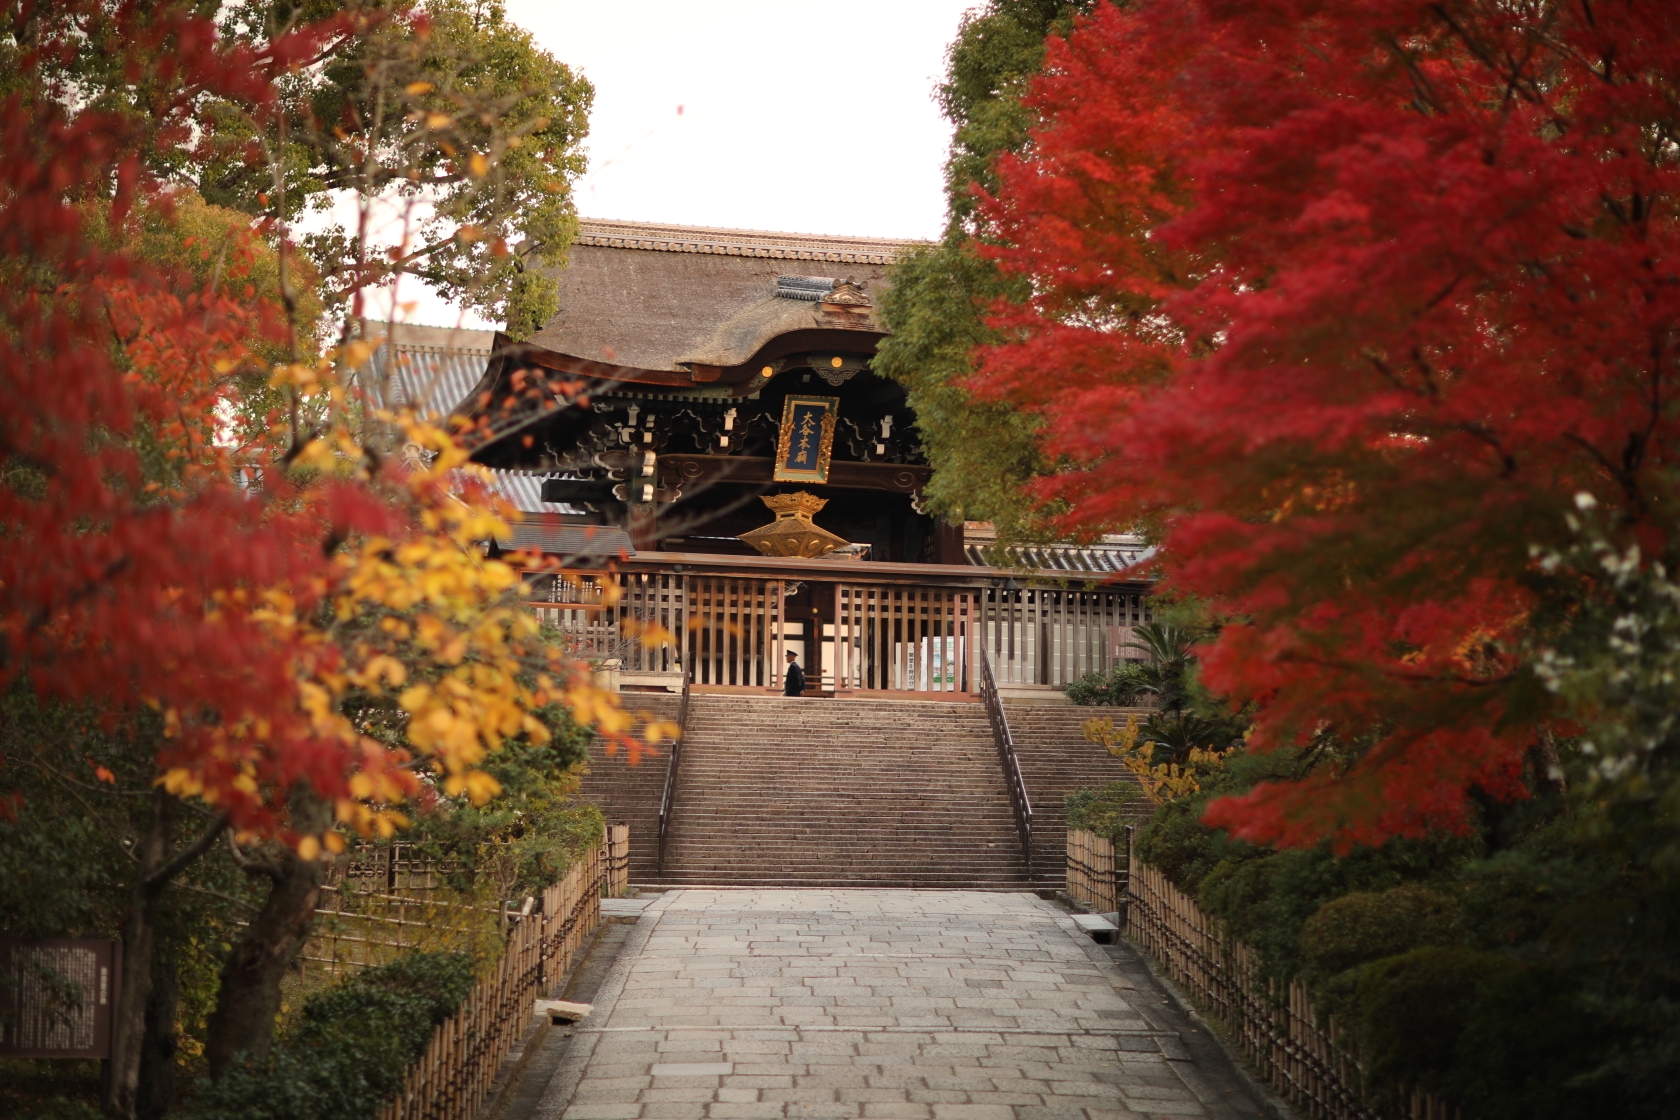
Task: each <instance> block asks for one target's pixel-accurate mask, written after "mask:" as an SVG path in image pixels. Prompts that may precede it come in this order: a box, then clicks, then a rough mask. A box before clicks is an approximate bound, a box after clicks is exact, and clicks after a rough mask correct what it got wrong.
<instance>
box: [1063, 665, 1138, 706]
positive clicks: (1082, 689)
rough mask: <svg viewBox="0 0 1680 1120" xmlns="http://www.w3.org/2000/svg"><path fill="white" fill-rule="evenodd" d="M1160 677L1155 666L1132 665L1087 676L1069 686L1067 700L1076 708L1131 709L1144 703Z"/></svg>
mask: <svg viewBox="0 0 1680 1120" xmlns="http://www.w3.org/2000/svg"><path fill="white" fill-rule="evenodd" d="M1157 675H1158V674H1157V673H1156V672H1155V670H1154V667H1153V666H1151V665H1148V664H1146V663H1144V662H1141V661H1129V662H1127V663H1126V664H1124V665H1120V666H1117V667H1116V668H1113V669H1110V670H1109V671H1108V672H1106V673H1088V674H1086V675H1085V676H1083V677H1081V678H1080V679H1079V680H1076V681H1074V682H1073V683H1072V684H1070V685H1068V686H1067V696H1068V699H1069V700H1072V701H1073V702H1074V703H1075V704H1083V705H1087V706H1090V705H1102V704H1108V705H1114V706H1118V707H1122V708H1124V707H1131V706H1133V705H1136V704H1139V703H1142V702H1143V699H1144V695H1145V693H1146V692H1148V691H1150V690H1152V689H1153V687H1154V685H1155V682H1156V677H1157Z"/></svg>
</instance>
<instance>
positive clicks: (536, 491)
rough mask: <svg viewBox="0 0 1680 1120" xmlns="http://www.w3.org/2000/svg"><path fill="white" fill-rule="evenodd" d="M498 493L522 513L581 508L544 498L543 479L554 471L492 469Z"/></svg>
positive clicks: (567, 511)
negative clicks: (547, 500)
mask: <svg viewBox="0 0 1680 1120" xmlns="http://www.w3.org/2000/svg"><path fill="white" fill-rule="evenodd" d="M490 473H491V474H492V475H493V476H495V485H496V491H497V493H499V494H501V496H502V497H504V498H506V499H507V500H508V501H510V502H512V503H513V507H514V508H515V509H517V510H518V511H519V512H520V513H578V512H581V511H579V510H575V509H573V508H572V507H571V506H568V505H562V504H561V503H559V502H545V501H543V500H542V484H543V479H545V478H547V477H549V475H551V474H553V473H554V472H553V471H501V470H492V471H491V472H490Z"/></svg>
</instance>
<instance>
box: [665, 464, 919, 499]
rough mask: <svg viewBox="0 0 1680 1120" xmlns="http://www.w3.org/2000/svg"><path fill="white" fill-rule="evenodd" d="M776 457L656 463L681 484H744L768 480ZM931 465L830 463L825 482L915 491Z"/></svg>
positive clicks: (865, 487)
mask: <svg viewBox="0 0 1680 1120" xmlns="http://www.w3.org/2000/svg"><path fill="white" fill-rule="evenodd" d="M774 463H775V460H774V459H769V458H761V457H755V456H748V455H661V456H660V457H659V465H660V467H661V468H662V469H663V470H669V471H672V472H673V473H675V475H676V476H677V478H679V479H680V480H681V481H682V482H684V483H694V482H739V483H744V484H747V485H755V484H763V485H768V484H769V483H770V482H771V476H772V475H773V473H774V470H773V466H774ZM932 475H933V468H932V467H922V466H909V465H906V464H903V463H848V462H834V463H831V464H829V468H828V482H827V484H826V485H829V486H839V487H844V488H846V489H850V490H886V491H890V492H891V493H895V494H914V493H915V492H916V491H918V490H920V489H921V488H922V487H923V486H926V485H927V480H928V479H929V478H930V477H932Z"/></svg>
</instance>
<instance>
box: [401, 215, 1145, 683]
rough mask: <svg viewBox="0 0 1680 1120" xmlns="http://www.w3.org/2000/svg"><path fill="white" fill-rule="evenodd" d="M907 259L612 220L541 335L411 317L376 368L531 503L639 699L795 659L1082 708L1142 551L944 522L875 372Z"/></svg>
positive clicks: (550, 585) (551, 605)
mask: <svg viewBox="0 0 1680 1120" xmlns="http://www.w3.org/2000/svg"><path fill="white" fill-rule="evenodd" d="M904 248H905V246H904V245H903V244H901V243H898V242H892V241H884V240H875V239H867V238H852V237H826V236H809V235H803V234H780V233H762V232H756V231H746V230H719V229H699V228H689V227H677V226H656V225H647V224H641V223H632V222H616V221H585V222H584V223H583V226H582V230H581V233H580V235H579V236H578V238H577V239H576V241H575V242H574V244H573V247H572V249H571V253H570V261H569V264H568V265H567V267H566V268H564V269H563V270H561V271H560V272H559V273H557V277H558V279H559V282H560V287H561V293H560V307H561V310H560V312H559V313H558V314H557V315H556V316H555V317H554V318H553V320H552V321H550V322H549V323H548V324H547V325H545V326H544V327H543V329H542V330H540V331H539V332H537V333H536V334H535V335H534V336H532V337H531V338H530V339H528V340H526V341H524V342H523V343H513V342H512V341H510V340H509V339H507V338H506V337H505V336H502V335H499V334H498V335H494V336H492V335H491V334H489V333H488V332H472V331H443V330H437V329H433V328H403V329H400V330H399V332H398V334H397V335H396V337H395V338H394V339H392V340H390V341H389V343H388V344H387V346H385V347H383V348H381V350H380V351H379V353H378V354H377V355H376V362H379V363H388V364H389V365H388V369H389V370H390V371H391V372H393V373H394V374H395V376H394V378H393V381H394V382H395V383H396V384H397V385H398V387H399V391H400V392H402V393H404V394H406V396H407V399H408V400H409V401H411V402H412V403H415V404H416V405H418V406H420V407H421V408H422V409H423V410H425V411H429V412H431V413H433V414H434V415H437V416H443V415H445V414H448V415H449V416H450V418H451V420H452V422H453V423H455V424H457V425H458V426H462V427H463V430H464V433H465V435H464V438H465V440H466V441H467V443H468V445H469V446H470V447H471V449H472V451H473V457H474V459H475V460H476V461H478V462H480V463H483V464H484V465H486V466H488V467H490V468H492V469H493V470H494V471H495V472H496V477H497V480H498V485H500V486H501V488H502V490H503V492H504V493H505V494H506V495H507V496H508V497H509V498H510V499H511V500H512V501H513V502H514V504H516V505H517V506H518V507H519V508H520V509H521V510H522V511H523V513H524V515H525V519H524V520H523V521H522V522H520V523H519V524H517V525H516V526H515V527H514V528H513V529H512V532H511V534H510V535H509V537H508V538H507V539H505V540H501V541H498V542H496V546H495V547H497V548H499V549H501V550H504V551H512V550H515V549H536V550H540V551H542V552H544V553H546V554H548V555H549V556H552V557H557V558H559V559H560V560H561V562H562V563H563V565H564V567H565V570H566V574H565V575H564V576H552V575H549V576H538V577H534V578H533V579H532V580H531V581H530V582H529V586H530V588H531V595H532V598H533V600H534V601H535V602H536V605H538V606H539V608H540V609H541V610H542V611H543V612H544V613H545V614H546V615H547V617H548V618H549V620H550V621H552V622H553V623H554V624H555V625H557V626H558V627H560V629H562V630H563V631H565V632H566V633H567V634H568V635H569V636H570V637H571V639H572V640H573V641H575V642H576V643H577V644H578V646H579V647H580V648H581V649H582V650H583V651H584V652H585V653H586V654H589V655H591V656H594V657H597V658H599V659H602V660H609V659H613V658H616V659H618V660H619V661H620V662H621V663H622V673H621V677H620V680H621V681H622V683H623V686H624V687H626V688H631V689H666V688H673V687H677V686H678V685H679V684H680V682H681V680H682V679H683V677H684V675H685V674H686V675H688V676H689V678H690V679H691V680H692V682H693V687H694V688H695V689H698V690H724V691H727V690H750V691H753V692H764V691H766V690H772V691H776V690H779V689H780V687H781V684H782V679H781V673H782V666H783V663H784V656H783V655H784V653H785V652H786V651H788V650H792V651H794V652H796V653H797V654H799V659H800V662H801V664H802V665H803V666H804V667H805V672H806V676H807V680H808V691H810V692H813V693H821V694H825V695H832V694H838V695H847V694H854V695H856V694H865V693H874V694H877V695H879V694H894V693H897V694H906V693H915V694H921V695H923V696H924V697H926V696H927V694H945V695H947V696H949V697H950V698H953V699H957V698H964V697H967V696H969V695H972V694H973V693H974V692H975V691H977V689H978V683H977V682H978V679H979V673H980V671H981V670H980V662H981V659H982V658H984V659H985V660H986V662H987V663H988V664H989V666H990V669H991V671H992V673H993V674H994V675H995V678H996V680H997V682H998V685H999V687H1000V691H1002V692H1003V693H1004V694H1005V695H1009V696H1011V697H1012V698H1015V699H1027V698H1030V697H1042V698H1044V699H1046V700H1050V699H1055V698H1057V694H1058V693H1059V690H1060V689H1061V688H1062V687H1063V686H1065V685H1066V684H1067V683H1069V682H1070V681H1073V680H1076V679H1078V678H1079V677H1081V676H1083V675H1084V674H1086V673H1088V672H1091V671H1093V670H1099V669H1106V668H1108V667H1110V666H1111V665H1113V664H1114V663H1115V662H1117V661H1119V660H1121V659H1123V658H1125V657H1128V656H1130V657H1135V656H1137V654H1136V653H1135V652H1132V651H1129V650H1128V649H1127V645H1128V643H1129V642H1130V641H1131V638H1132V635H1131V628H1132V627H1133V626H1135V625H1136V624H1138V623H1140V622H1142V621H1144V620H1145V619H1147V618H1148V617H1149V606H1148V601H1147V591H1148V588H1147V586H1146V585H1145V584H1143V583H1139V582H1135V581H1128V580H1122V579H1120V578H1119V576H1118V575H1117V573H1118V572H1120V571H1121V569H1123V568H1125V567H1126V566H1127V565H1128V564H1130V563H1131V562H1132V561H1133V560H1135V559H1136V558H1137V555H1138V554H1139V552H1140V550H1141V547H1142V546H1141V544H1140V542H1138V541H1136V540H1134V539H1131V538H1124V537H1110V538H1105V539H1104V540H1103V541H1100V542H1097V543H1095V544H1091V545H1082V546H1075V545H1058V546H1049V547H1044V548H1034V549H1018V550H1015V551H1014V552H1013V553H1012V554H1010V555H1009V556H1007V557H997V556H995V555H994V554H993V553H992V552H991V551H989V550H988V547H987V546H988V545H989V544H990V543H991V537H990V533H989V527H988V526H984V525H975V524H972V523H971V524H969V525H963V524H949V523H946V522H943V521H941V520H939V519H938V518H936V517H934V516H931V515H930V514H928V513H926V512H924V510H923V508H922V504H921V494H922V491H923V488H924V487H925V486H926V485H927V482H928V478H929V475H930V473H931V470H930V468H929V466H928V465H927V462H926V460H925V458H924V456H923V454H922V450H921V446H920V441H919V437H918V432H917V427H916V417H915V415H914V413H913V412H912V411H911V410H910V408H909V407H908V405H907V403H906V401H905V395H904V392H903V390H902V388H900V386H898V385H897V384H896V383H894V382H892V381H889V380H887V379H886V378H883V377H881V376H879V375H877V374H876V373H875V372H874V371H873V370H872V369H871V361H872V359H873V357H874V355H875V352H876V347H877V346H878V345H879V343H880V341H881V340H882V338H884V337H885V330H884V328H883V327H882V325H881V322H880V320H879V318H878V316H877V314H876V310H875V302H876V299H877V297H878V295H879V294H880V291H881V288H882V285H883V283H884V279H883V278H884V276H885V273H886V269H887V266H889V265H890V264H892V262H893V261H894V259H895V257H896V256H897V255H898V254H899V253H900V252H902V251H903V250H904ZM608 581H612V582H616V583H617V584H619V585H620V588H621V590H622V594H621V595H619V596H617V597H616V602H614V601H611V600H613V599H614V598H615V596H613V595H610V594H608V595H604V594H603V586H604V585H605V584H606V583H607V582H608ZM652 625H657V626H660V627H662V628H663V629H664V630H665V631H667V632H668V633H669V634H671V635H673V636H674V638H673V640H672V641H671V642H669V643H665V644H663V645H660V646H656V647H655V648H648V646H647V645H646V644H645V643H643V642H642V641H640V640H639V637H638V635H639V633H640V632H641V631H642V630H644V629H645V628H647V627H649V626H652Z"/></svg>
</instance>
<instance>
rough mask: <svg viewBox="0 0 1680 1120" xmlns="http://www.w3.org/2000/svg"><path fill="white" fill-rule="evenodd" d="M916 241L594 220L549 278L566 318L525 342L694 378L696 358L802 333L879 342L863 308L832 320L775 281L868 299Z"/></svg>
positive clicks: (728, 354) (710, 359)
mask: <svg viewBox="0 0 1680 1120" xmlns="http://www.w3.org/2000/svg"><path fill="white" fill-rule="evenodd" d="M911 244H912V243H909V242H903V241H894V240H889V239H885V238H873V237H829V236H821V235H815V234H792V233H771V232H765V231H760V230H726V229H708V228H704V227H698V226H666V225H653V224H649V223H644V222H620V221H604V220H599V219H586V220H585V221H584V222H583V223H582V225H581V227H580V230H579V233H578V236H577V237H576V239H575V240H574V241H573V242H572V248H571V251H570V254H569V260H568V263H567V265H566V267H565V268H562V269H558V270H556V271H554V272H553V273H552V275H553V276H554V278H555V279H556V280H558V281H559V284H560V311H559V313H558V314H557V315H555V317H554V318H553V319H551V320H550V321H549V322H548V323H547V324H545V325H544V326H543V328H542V330H540V331H538V332H537V333H536V334H535V335H533V336H532V337H531V338H530V339H528V340H527V345H529V346H531V347H533V348H537V349H540V350H546V351H549V352H550V353H553V354H558V355H563V356H565V357H569V358H576V359H581V360H583V361H589V362H606V363H612V364H615V365H618V366H625V367H632V368H636V369H644V370H655V371H669V372H686V371H687V370H689V369H690V368H691V367H692V366H693V365H694V364H696V363H702V364H706V365H717V366H730V365H738V364H740V363H742V362H745V361H747V360H748V359H749V358H751V357H752V355H753V354H754V353H755V352H757V350H759V349H760V348H762V347H763V346H764V345H765V344H766V343H767V342H768V341H769V340H770V339H772V338H774V337H776V336H777V335H779V334H784V333H789V332H791V331H794V330H805V329H820V330H850V331H860V332H865V333H869V334H871V335H873V336H875V337H879V336H880V335H881V334H882V333H883V332H882V331H881V330H880V328H879V327H878V326H876V325H875V323H874V321H873V318H872V317H871V316H870V315H869V314H868V313H867V312H866V311H863V310H862V309H859V310H860V313H857V314H849V315H843V316H838V317H836V316H834V315H824V313H823V312H822V310H821V308H822V306H823V305H822V304H820V303H818V302H812V301H810V299H809V298H808V297H807V298H803V299H802V298H783V297H778V296H777V285H776V278H777V277H778V276H786V275H789V274H809V275H821V276H830V277H833V278H834V279H835V280H853V281H856V282H857V283H858V284H859V285H860V286H861V287H863V289H864V290H865V291H866V292H871V291H873V290H875V289H878V288H879V287H880V286H881V282H882V277H883V276H884V274H885V271H886V268H887V266H888V265H889V264H892V263H893V262H894V261H895V260H896V259H897V258H898V256H899V255H901V254H902V253H903V252H904V251H905V249H907V248H908V247H909V246H910V245H911ZM871 348H872V347H871Z"/></svg>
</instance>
